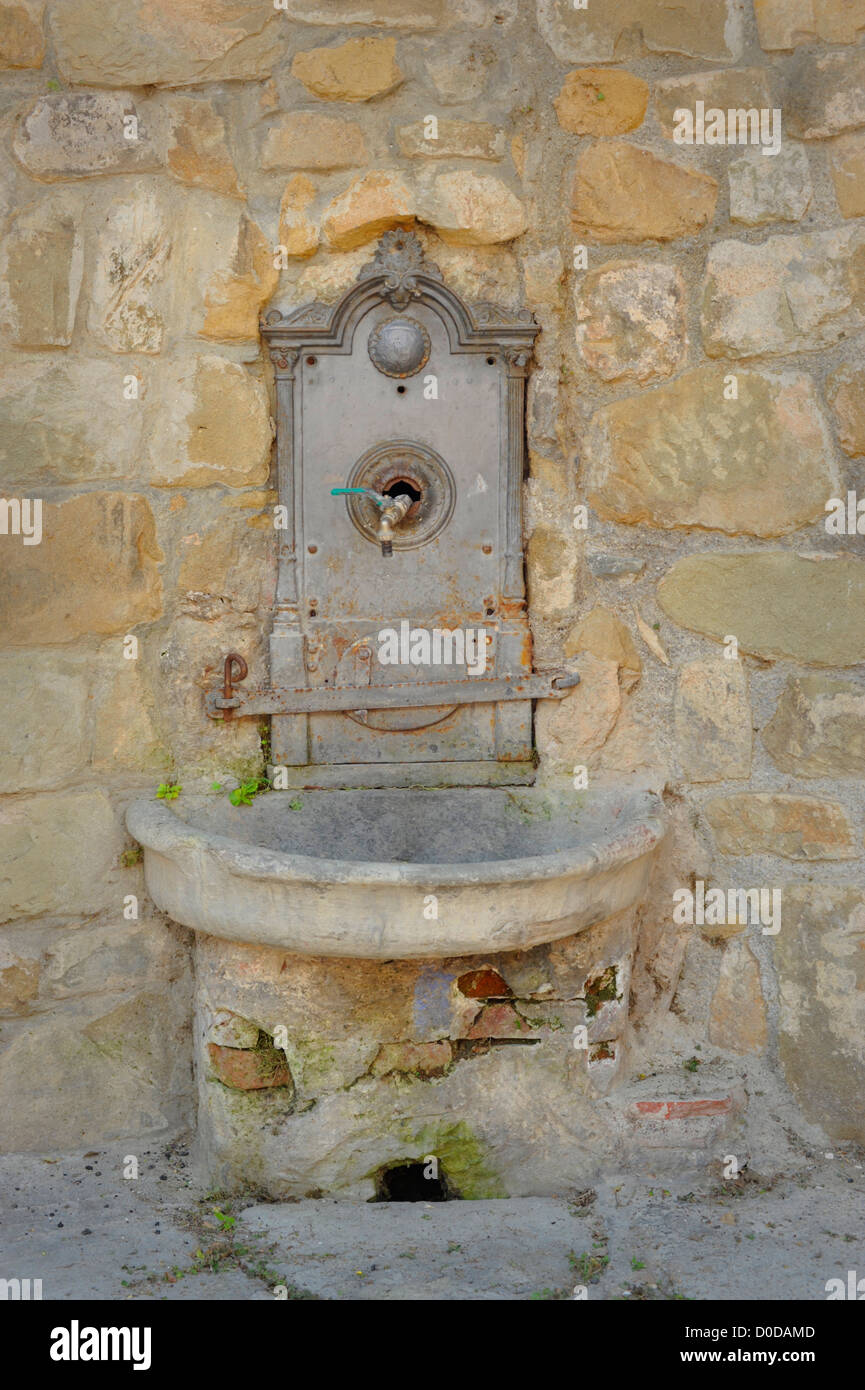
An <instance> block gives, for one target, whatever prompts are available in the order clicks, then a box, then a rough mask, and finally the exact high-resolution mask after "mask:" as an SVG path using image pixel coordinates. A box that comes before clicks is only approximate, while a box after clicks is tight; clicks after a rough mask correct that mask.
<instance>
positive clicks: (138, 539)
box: [0, 492, 163, 647]
mask: <svg viewBox="0 0 865 1390" xmlns="http://www.w3.org/2000/svg"><path fill="white" fill-rule="evenodd" d="M42 516H43V520H42V541H41V544H39V545H33V546H24V545H23V544H18V543H17V542H16V544H15V545H14V547H12V546H9V545H8V544H7V546H6V547H4V556H5V564H4V568H3V573H2V575H0V632H2V635H3V644H4V646H6V647H33V646H49V645H54V644H55V643H64V642H74V641H75V640H76V639H77V638H78V637H80V636H82V635H84V634H85V633H92V634H97V635H98V634H107V633H113V632H120V633H125V632H128V631H129V629H130V628H132V627H134V626H135V625H136V624H137V623H146V622H152V620H153V619H154V618H157V617H159V615H160V613H161V611H162V586H161V582H160V579H159V574H158V572H157V569H156V565H157V563H158V562H159V561H161V560H162V558H163V557H162V552H161V551H160V550H159V547H158V546H157V544H156V530H155V526H154V522H153V515H152V513H151V510H150V506H149V504H148V502H147V500H146V498H144V497H138V496H136V495H135V494H134V493H119V492H88V493H85V494H84V495H83V496H81V497H73V498H71V499H70V500H69V501H68V502H61V503H59V504H58V505H53V504H48V503H46V504H45V505H44V507H43V511H42Z"/></svg>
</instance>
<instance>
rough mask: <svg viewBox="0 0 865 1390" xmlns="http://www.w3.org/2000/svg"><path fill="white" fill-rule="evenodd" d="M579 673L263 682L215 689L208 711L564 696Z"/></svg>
mask: <svg viewBox="0 0 865 1390" xmlns="http://www.w3.org/2000/svg"><path fill="white" fill-rule="evenodd" d="M579 679H580V678H579V675H577V674H576V673H575V672H557V673H553V674H552V675H544V676H522V677H520V676H513V677H511V676H497V677H493V678H492V679H488V680H487V679H484V677H482V676H479V677H477V678H476V679H475V678H469V679H468V680H464V681H424V682H418V683H417V684H415V685H407V684H402V683H401V684H397V685H379V686H364V687H359V688H358V687H354V686H350V685H347V686H343V687H341V688H339V687H333V686H323V685H319V686H312V687H304V688H302V689H289V688H287V687H285V686H267V687H263V686H257V687H253V688H252V689H250V690H248V691H238V690H234V691H233V693H232V695H231V696H230V697H226V696H224V695H221V694H220V693H219V691H210V692H209V693H208V695H207V696H206V698H205V704H206V707H207V710H208V713H209V714H211V715H214V716H216V715H218V714H220V713H221V712H223V711H229V710H230V711H233V712H234V713H236V714H245V715H253V714H255V715H261V714H313V713H321V712H323V711H331V712H332V711H335V710H354V708H355V702H356V701H357V700H358V699H359V698H362V699H363V703H364V705H365V707H366V709H367V710H371V709H382V710H390V709H398V710H409V709H415V708H424V707H425V706H428V705H442V704H444V703H445V702H447V701H452V702H453V703H454V704H459V705H471V704H490V703H493V702H496V703H497V702H498V701H500V700H547V699H559V700H560V699H562V698H563V697H564V696H565V695H567V693H568V691H569V690H570V689H572V688H573V686H575V685H577V684H578V683H579Z"/></svg>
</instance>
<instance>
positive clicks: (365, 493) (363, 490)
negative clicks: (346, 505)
mask: <svg viewBox="0 0 865 1390" xmlns="http://www.w3.org/2000/svg"><path fill="white" fill-rule="evenodd" d="M345 492H353V493H356V494H358V495H359V496H361V497H369V498H370V500H371V501H373V502H374V503H375V505H376V506H377V507H384V506H386V505H387V503H388V502H390V501H392V498H390V497H384V496H383V495H382V494H381V493H380V492H374V491H373V489H372V488H371V487H332V488H331V490H330V495H331V497H338V496H339V495H340V494H341V493H345Z"/></svg>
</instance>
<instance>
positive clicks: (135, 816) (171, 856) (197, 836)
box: [127, 787, 664, 960]
mask: <svg viewBox="0 0 865 1390" xmlns="http://www.w3.org/2000/svg"><path fill="white" fill-rule="evenodd" d="M298 802H299V803H300V805H299V808H298V809H294V810H293V809H291V803H294V805H295V807H297V803H298ZM127 826H128V828H129V832H130V834H131V835H133V836H134V837H135V839H136V840H138V841H139V842H140V844H141V845H143V847H144V872H145V878H146V882H147V888H148V891H149V893H150V895H151V897H152V898H153V901H154V902H155V903H156V906H157V907H159V908H160V909H162V911H164V912H166V913H167V914H168V915H169V916H170V917H172V918H173V919H174V920H175V921H176V922H180V923H182V924H183V925H184V926H187V927H193V928H194V929H195V930H196V931H201V932H206V933H208V934H210V935H213V936H218V937H225V938H229V939H232V940H237V941H245V942H251V943H259V944H262V945H267V946H279V947H283V948H284V949H285V950H287V951H291V952H296V953H299V954H301V955H312V956H353V957H365V958H372V959H378V960H402V959H411V958H418V957H419V958H430V957H445V956H460V955H473V954H476V953H478V952H495V951H509V950H520V949H525V948H527V947H529V946H535V945H539V944H540V943H542V942H545V941H555V940H557V939H559V938H560V937H564V936H570V935H572V934H574V933H575V932H579V931H582V930H584V929H585V928H586V927H590V926H592V925H594V924H595V923H597V922H601V921H604V920H606V919H607V918H608V917H611V916H612V915H613V914H614V913H616V912H620V911H622V910H624V909H625V908H627V907H630V906H631V905H632V904H633V903H635V902H636V901H637V900H638V899H639V898H641V897H642V895H643V893H644V892H645V888H646V884H647V879H648V874H649V869H650V866H651V858H652V852H653V850H654V849H655V846H656V845H657V844H658V842H659V841H660V840H661V838H662V836H663V834H664V817H663V809H662V805H661V802H660V800H659V798H658V797H656V796H654V795H653V794H651V793H649V792H644V791H641V792H623V791H611V790H606V791H592V792H591V793H589V792H572V793H570V794H561V793H556V794H553V793H551V792H550V791H549V790H547V789H545V788H538V787H528V788H519V789H517V788H513V789H508V788H458V789H453V790H428V791H422V790H420V791H419V790H417V789H413V788H393V789H391V788H388V789H381V790H378V789H376V790H373V789H358V790H352V791H305V792H267V793H265V794H264V795H261V796H259V797H257V798H256V800H255V801H254V803H253V804H252V805H251V806H239V807H234V806H232V805H231V804H230V803H229V801H228V800H227V798H226V797H225V796H224V795H222V796H216V795H211V796H198V797H183V798H182V799H180V800H178V802H177V803H176V804H171V805H167V804H166V803H165V802H162V801H137V802H135V803H133V804H132V805H131V806H130V808H129V811H128V813H127Z"/></svg>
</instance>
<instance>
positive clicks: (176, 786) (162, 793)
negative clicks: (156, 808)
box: [156, 782, 183, 801]
mask: <svg viewBox="0 0 865 1390" xmlns="http://www.w3.org/2000/svg"><path fill="white" fill-rule="evenodd" d="M182 790H183V788H182V787H181V785H180V783H179V782H160V783H159V786H158V787H157V788H156V799H157V801H176V800H177V798H178V797H179V795H180V793H181V792H182Z"/></svg>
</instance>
